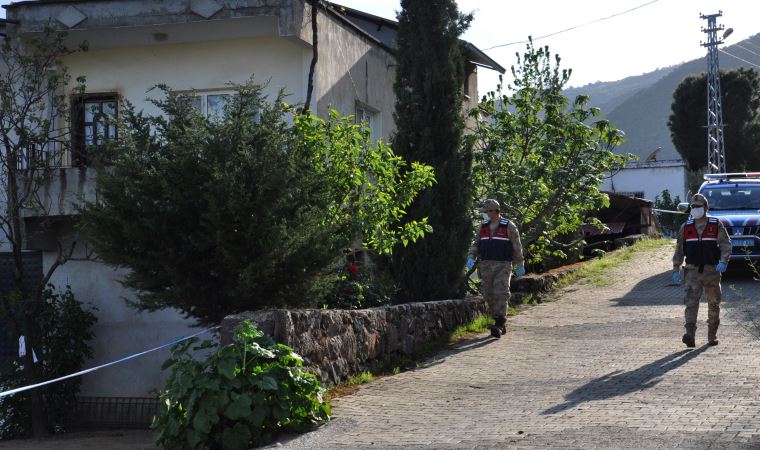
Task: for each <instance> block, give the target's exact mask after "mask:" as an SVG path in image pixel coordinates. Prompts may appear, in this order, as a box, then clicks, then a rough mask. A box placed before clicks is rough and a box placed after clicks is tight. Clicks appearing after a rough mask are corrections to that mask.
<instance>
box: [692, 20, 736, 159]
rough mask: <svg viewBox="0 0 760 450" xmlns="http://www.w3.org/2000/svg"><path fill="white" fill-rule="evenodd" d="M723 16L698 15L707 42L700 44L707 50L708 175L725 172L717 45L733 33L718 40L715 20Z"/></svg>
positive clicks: (728, 31) (725, 34)
mask: <svg viewBox="0 0 760 450" xmlns="http://www.w3.org/2000/svg"><path fill="white" fill-rule="evenodd" d="M722 15H723V11H718V13H717V14H707V15H704V14H700V15H699V18H700V19H705V20H707V28H704V27H703V28H702V32H703V33H705V34H707V42H701V43H700V44H701V45H702V46H703V47H706V48H707V170H708V172H709V173H725V172H726V149H725V143H724V141H723V126H724V124H723V105H722V103H721V95H720V66H719V64H718V45H720V44H722V43H723V38H725V37H727V36H728V35H729V34H731V31H733V29H732V28H729V29H728V30H727V31H726V33H724V34H723V38H721V39H718V31H722V30H723V25H717V23H716V19H717V18H718V17H720V16H722Z"/></svg>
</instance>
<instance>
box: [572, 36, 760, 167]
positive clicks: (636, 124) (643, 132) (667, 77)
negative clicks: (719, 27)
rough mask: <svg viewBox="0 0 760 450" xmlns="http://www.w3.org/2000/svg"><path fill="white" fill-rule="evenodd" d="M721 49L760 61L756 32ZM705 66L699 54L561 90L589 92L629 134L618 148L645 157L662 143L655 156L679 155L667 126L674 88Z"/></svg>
mask: <svg viewBox="0 0 760 450" xmlns="http://www.w3.org/2000/svg"><path fill="white" fill-rule="evenodd" d="M721 48H722V49H724V50H725V51H726V52H728V53H730V54H732V55H735V56H738V57H739V58H742V59H744V60H747V61H750V62H752V63H754V64H757V65H760V34H756V35H754V36H752V37H750V38H748V39H745V40H744V41H741V42H739V43H737V44H734V45H729V46H725V47H721ZM719 58H720V67H721V70H730V69H735V68H737V67H746V68H754V69H756V70H760V69H758V68H757V67H753V66H752V65H750V64H747V63H744V62H742V61H740V60H738V59H736V58H733V57H731V56H729V55H727V54H725V53H720V54H719ZM706 70H707V62H706V60H705V58H699V59H695V60H693V61H688V62H685V63H682V64H679V65H676V66H672V67H667V68H663V69H657V70H655V71H654V72H649V73H646V74H643V75H639V76H634V77H628V78H625V79H623V80H619V81H610V82H600V83H592V84H588V85H586V86H582V87H574V88H569V89H566V90H565V94H566V95H568V97H571V98H572V97H574V96H576V95H579V94H583V95H588V96H590V97H591V102H590V103H591V104H592V105H593V106H598V107H600V108H601V109H602V113H603V115H604V117H605V118H607V119H609V120H611V121H612V122H614V123H615V125H617V127H618V128H619V129H621V130H623V131H624V132H625V134H626V136H627V137H628V139H627V141H626V142H625V143H624V144H623V145H621V146H620V147H618V150H617V151H618V152H619V153H633V154H635V155H639V156H640V157H641V158H645V157H646V156H647V155H649V154H650V153H651V152H652V151H653V150H655V149H656V148H657V147H662V151H661V152H660V153H659V155H658V159H660V160H665V159H680V155H678V152H677V151H676V149H675V147H674V146H673V143H672V142H671V140H670V130H669V129H668V117H669V116H670V105H671V103H672V102H673V92H674V91H675V90H676V87H677V86H678V85H679V84H680V83H681V81H682V80H683V79H684V78H686V77H687V76H689V75H696V74H699V73H702V72H705V71H706ZM705 151H707V149H706V148H705ZM730 157H731V147H730V145H729V144H728V143H726V158H727V159H728V158H730Z"/></svg>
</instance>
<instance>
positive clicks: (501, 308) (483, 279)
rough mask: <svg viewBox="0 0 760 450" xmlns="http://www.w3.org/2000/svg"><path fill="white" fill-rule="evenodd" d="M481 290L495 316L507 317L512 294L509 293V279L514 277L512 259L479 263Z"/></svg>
mask: <svg viewBox="0 0 760 450" xmlns="http://www.w3.org/2000/svg"><path fill="white" fill-rule="evenodd" d="M478 275H479V276H480V291H481V292H482V293H483V298H484V299H485V300H486V302H487V303H488V308H489V309H490V310H491V314H492V315H493V316H494V318H506V317H507V304H508V303H509V299H510V297H511V296H512V294H510V293H509V281H510V279H511V278H512V263H511V262H510V261H488V260H486V261H480V262H479V263H478Z"/></svg>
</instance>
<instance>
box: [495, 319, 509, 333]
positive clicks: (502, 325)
mask: <svg viewBox="0 0 760 450" xmlns="http://www.w3.org/2000/svg"><path fill="white" fill-rule="evenodd" d="M496 326H497V327H499V331H501V334H507V318H506V317H497V318H496Z"/></svg>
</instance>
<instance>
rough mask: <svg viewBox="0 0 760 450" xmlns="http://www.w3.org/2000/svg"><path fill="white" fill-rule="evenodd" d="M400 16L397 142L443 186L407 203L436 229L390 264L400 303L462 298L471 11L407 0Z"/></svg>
mask: <svg viewBox="0 0 760 450" xmlns="http://www.w3.org/2000/svg"><path fill="white" fill-rule="evenodd" d="M398 20H399V31H398V35H397V38H396V43H397V46H398V50H397V52H396V60H397V67H396V82H395V84H394V91H395V93H396V96H397V101H396V111H395V114H394V117H395V121H396V125H397V127H398V130H397V134H396V136H395V137H394V140H393V147H394V149H395V150H396V151H397V152H398V153H399V154H400V155H401V156H403V157H404V158H406V159H411V160H415V161H421V162H423V163H425V164H430V165H431V166H432V167H433V168H434V169H435V176H436V180H437V184H436V185H435V186H434V187H433V188H432V189H429V190H427V191H425V192H423V193H422V195H420V196H419V198H418V199H416V200H415V202H414V203H413V204H412V205H411V206H410V208H409V209H408V212H409V218H410V219H413V220H420V219H421V218H422V217H429V220H430V225H431V226H432V228H433V233H432V235H431V236H429V237H427V238H426V239H424V240H423V241H420V242H418V243H416V244H415V245H413V246H409V247H406V248H399V249H398V250H397V251H395V252H394V255H393V261H392V264H391V265H390V269H391V271H392V273H393V277H394V278H395V279H396V281H397V282H398V284H399V288H400V290H399V296H398V298H397V300H398V301H414V300H437V299H443V298H452V297H457V296H459V295H460V294H461V293H462V286H463V283H462V281H463V276H464V274H463V272H462V267H463V265H464V261H465V257H466V253H467V247H468V244H469V240H470V237H471V234H472V229H471V228H472V224H471V221H470V217H469V209H470V198H471V195H470V175H471V166H472V153H471V150H470V148H468V147H467V146H465V145H463V139H462V135H463V129H464V117H463V112H462V104H463V101H464V97H463V85H464V68H465V62H464V58H463V56H462V48H461V44H460V42H459V36H460V35H461V34H462V33H463V32H464V31H465V30H466V29H467V28H468V27H469V24H470V21H471V20H472V16H471V15H463V14H460V12H459V10H458V9H457V5H456V2H455V1H454V0H430V1H424V2H423V1H418V0H403V1H402V2H401V12H400V13H399V15H398Z"/></svg>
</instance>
